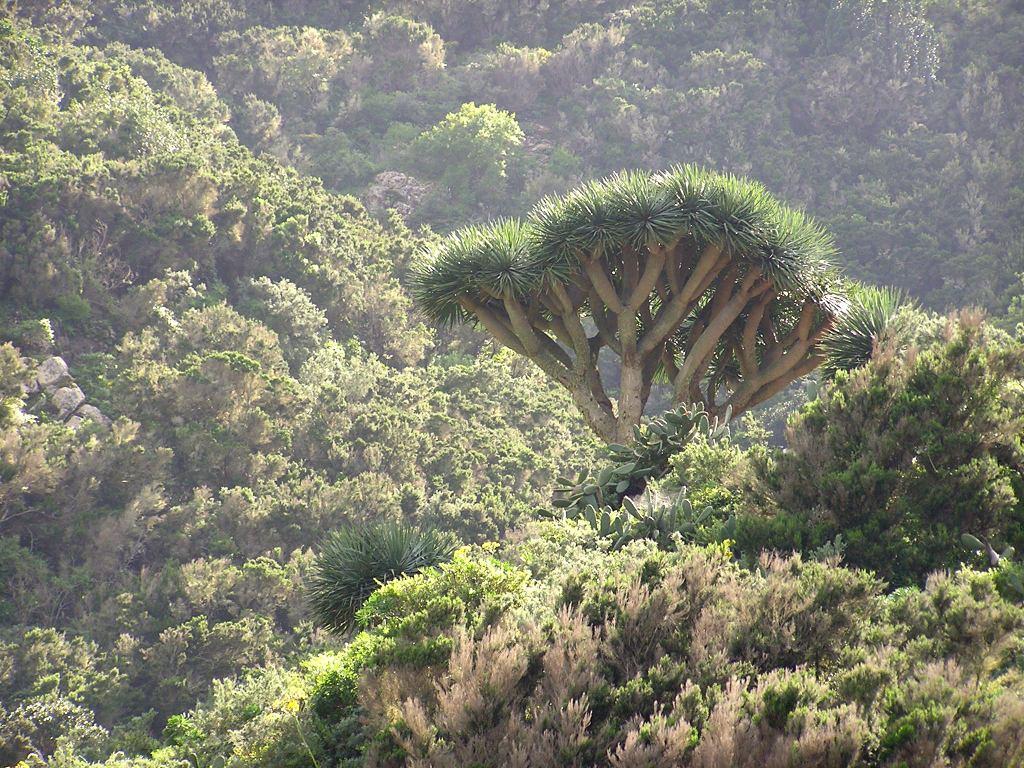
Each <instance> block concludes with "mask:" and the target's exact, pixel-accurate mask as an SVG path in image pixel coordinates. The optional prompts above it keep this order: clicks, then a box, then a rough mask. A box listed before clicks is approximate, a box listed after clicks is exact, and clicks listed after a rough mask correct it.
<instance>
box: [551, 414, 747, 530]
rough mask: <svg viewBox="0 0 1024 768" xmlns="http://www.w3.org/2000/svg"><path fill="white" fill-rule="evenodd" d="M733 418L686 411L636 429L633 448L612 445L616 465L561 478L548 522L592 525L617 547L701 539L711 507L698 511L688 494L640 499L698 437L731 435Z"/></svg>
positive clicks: (612, 455) (609, 452) (652, 421)
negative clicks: (555, 519) (648, 541)
mask: <svg viewBox="0 0 1024 768" xmlns="http://www.w3.org/2000/svg"><path fill="white" fill-rule="evenodd" d="M728 418H729V414H728V412H727V413H726V415H725V418H724V419H721V420H719V419H718V418H717V417H716V418H715V419H713V420H712V419H711V418H709V416H708V414H707V413H706V412H705V410H704V406H703V405H701V404H696V405H692V406H682V407H680V408H677V409H675V410H673V411H669V412H668V413H666V414H664V415H663V416H660V417H658V418H655V419H652V420H651V421H650V422H648V423H647V424H644V425H643V426H640V427H634V432H633V436H634V442H633V445H630V446H626V445H617V444H613V445H610V446H608V449H607V452H608V457H609V458H610V459H611V461H612V463H611V464H610V465H609V466H606V467H604V468H603V469H601V470H600V471H598V472H597V473H589V472H580V474H579V475H578V476H577V477H576V478H575V479H571V478H565V477H560V478H559V479H558V481H559V485H558V487H557V488H556V490H555V498H554V500H553V502H552V504H553V506H554V509H553V510H551V511H546V512H544V513H543V514H545V515H546V516H548V517H560V518H564V519H568V520H579V519H583V520H586V521H587V522H588V523H589V524H590V525H591V527H593V528H594V529H595V530H596V531H597V532H598V534H599V535H600V536H602V537H605V538H609V539H611V540H612V546H613V547H619V546H622V545H623V544H625V543H627V542H629V541H632V540H634V539H639V538H647V539H652V540H654V541H657V542H658V543H659V545H663V546H667V545H668V543H669V542H670V541H671V539H672V537H673V535H674V534H679V535H680V536H682V537H683V538H684V539H685V540H691V541H694V540H697V539H699V537H700V536H699V534H700V531H701V530H702V526H703V524H704V523H705V522H707V520H708V518H709V517H710V515H711V513H712V510H711V509H710V508H707V509H704V510H701V511H699V512H696V511H695V510H694V509H693V505H692V503H691V502H690V500H689V499H688V498H686V489H685V488H683V489H682V490H681V491H679V493H678V495H677V496H676V497H675V498H674V499H672V500H670V501H666V500H665V499H663V498H661V497H658V498H655V497H653V496H651V495H647V496H645V497H644V498H643V499H642V501H641V505H640V506H638V505H637V504H636V503H635V502H634V501H633V499H634V498H636V497H640V496H642V495H643V494H644V491H645V490H646V489H647V485H648V483H649V482H650V481H651V480H657V479H659V478H661V477H664V475H665V474H666V473H667V472H668V470H669V460H670V459H671V458H672V456H673V455H674V454H676V453H678V452H679V451H681V450H682V449H683V448H684V447H685V446H686V445H687V443H689V442H690V441H691V440H693V438H694V437H696V436H697V435H703V436H705V437H706V438H708V439H709V440H717V439H720V438H722V437H724V436H726V435H727V434H728V431H729V430H728V426H727V422H728Z"/></svg>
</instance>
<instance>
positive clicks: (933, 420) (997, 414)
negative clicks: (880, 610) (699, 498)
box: [738, 314, 1024, 585]
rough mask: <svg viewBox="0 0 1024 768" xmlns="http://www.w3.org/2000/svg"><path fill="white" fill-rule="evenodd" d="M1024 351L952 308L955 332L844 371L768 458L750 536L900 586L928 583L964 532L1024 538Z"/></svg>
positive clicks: (958, 549) (760, 469)
mask: <svg viewBox="0 0 1024 768" xmlns="http://www.w3.org/2000/svg"><path fill="white" fill-rule="evenodd" d="M1022 378H1024V347H1022V346H1021V344H1020V342H1019V341H1014V340H1010V339H1000V338H999V337H998V335H997V334H994V333H992V332H986V329H985V327H984V326H982V325H981V324H980V322H979V320H978V318H977V317H973V316H971V315H970V314H962V315H959V316H955V317H952V318H951V319H950V320H949V321H948V324H947V326H946V328H945V330H944V332H943V333H942V337H941V338H940V339H939V340H937V341H935V342H934V343H931V344H928V345H925V346H924V347H923V348H921V349H914V350H911V351H910V352H908V353H906V354H900V353H898V352H897V351H895V350H890V351H888V352H885V353H883V354H881V355H880V356H879V357H878V358H877V359H875V360H873V361H872V362H871V363H870V364H869V365H868V366H866V367H864V368H862V369H860V370H857V371H854V372H852V373H849V374H838V375H837V376H836V380H835V381H834V382H833V383H832V384H831V385H830V386H826V387H823V388H822V390H821V392H820V394H819V396H818V398H817V399H816V400H815V401H814V402H813V403H811V404H810V405H809V406H808V407H807V408H805V409H804V410H803V411H801V412H800V413H799V414H797V415H796V416H795V417H794V419H793V420H792V422H791V423H790V427H789V434H788V441H787V442H788V450H786V451H785V452H771V453H769V454H766V455H764V456H763V457H762V459H760V460H755V462H756V473H757V479H756V481H755V482H754V483H753V486H754V493H753V496H752V500H753V501H754V503H755V504H756V505H758V506H759V507H760V511H761V512H762V513H767V515H766V516H765V515H760V516H759V515H745V516H743V517H742V518H741V519H740V524H739V529H740V533H739V534H738V536H739V541H740V546H741V547H743V548H747V549H754V550H756V549H757V548H759V547H761V546H768V547H777V548H780V549H783V550H786V549H792V548H796V549H805V550H806V549H812V548H814V547H816V546H819V545H822V544H825V543H826V542H828V541H830V540H832V539H834V538H835V537H836V536H840V535H841V537H842V540H843V542H845V550H844V551H845V558H846V561H847V562H848V563H850V564H852V565H855V566H858V567H864V568H870V569H872V570H873V571H875V572H876V573H878V574H879V575H880V576H882V577H884V578H885V579H887V580H889V581H890V582H891V583H894V584H897V585H900V584H907V583H914V582H917V583H920V582H921V581H923V579H924V578H925V577H926V576H927V574H928V573H930V572H931V571H933V570H936V569H939V568H951V567H955V566H956V565H957V564H958V563H959V562H960V560H961V559H962V558H963V557H964V556H965V550H964V548H963V546H962V545H961V543H960V538H961V534H963V533H971V534H975V535H981V536H984V537H986V539H991V540H992V541H994V542H996V544H997V546H1000V547H1002V546H1006V545H1013V546H1016V547H1018V549H1019V548H1020V546H1021V544H1024V539H1022V538H1021V532H1022V531H1024V445H1022V443H1021V434H1022V424H1021V421H1020V418H1021V413H1022V412H1024V410H1022V406H1024V402H1022V400H1021V393H1022V391H1024V390H1022V387H1021V381H1022Z"/></svg>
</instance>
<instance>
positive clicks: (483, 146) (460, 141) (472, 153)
mask: <svg viewBox="0 0 1024 768" xmlns="http://www.w3.org/2000/svg"><path fill="white" fill-rule="evenodd" d="M523 138H524V136H523V131H522V129H521V128H520V127H519V123H518V122H516V118H515V115H513V114H511V113H510V112H506V111H504V110H501V109H498V108H497V107H495V106H494V105H493V104H481V105H479V106H477V105H476V104H474V103H472V102H470V103H468V104H463V105H462V106H461V107H459V109H458V111H456V112H451V113H449V114H448V115H446V116H445V118H444V119H443V120H442V121H441V122H439V123H438V124H437V125H435V126H434V127H433V128H430V129H429V130H427V131H424V132H423V133H422V134H420V135H419V136H418V137H417V138H416V140H415V141H413V143H412V145H411V146H410V148H409V151H410V157H411V159H412V164H413V166H414V167H415V168H417V169H419V170H420V171H421V172H423V173H424V174H425V175H426V176H427V177H428V178H430V179H431V180H436V182H437V183H438V184H439V185H440V186H441V187H442V188H443V189H444V190H445V191H446V193H447V194H448V196H449V197H450V198H451V199H452V200H453V201H454V202H456V203H457V204H458V205H459V207H460V208H461V209H462V210H463V211H465V212H466V213H467V214H468V215H471V216H472V215H474V214H475V215H479V214H480V213H482V212H486V211H487V210H488V209H489V208H490V207H491V206H493V205H495V204H497V203H499V202H501V201H502V200H503V199H504V197H505V195H506V194H507V190H508V184H509V174H508V170H509V163H510V162H511V161H512V160H513V159H514V158H515V157H516V154H517V152H518V149H519V147H520V145H522V143H523Z"/></svg>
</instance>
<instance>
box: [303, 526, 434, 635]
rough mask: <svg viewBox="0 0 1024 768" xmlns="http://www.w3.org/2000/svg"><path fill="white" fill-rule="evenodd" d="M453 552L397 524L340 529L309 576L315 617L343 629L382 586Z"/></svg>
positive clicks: (430, 534) (431, 533) (429, 535)
mask: <svg viewBox="0 0 1024 768" xmlns="http://www.w3.org/2000/svg"><path fill="white" fill-rule="evenodd" d="M453 549H454V547H453V545H452V542H451V540H450V538H449V537H446V536H444V535H442V534H439V533H437V532H435V531H430V530H427V531H420V530H418V529H417V528H413V527H411V526H408V525H404V524H401V523H395V522H385V523H378V524H374V525H366V526H361V527H352V528H343V529H341V530H339V531H336V532H335V533H333V534H332V535H331V536H330V538H328V539H327V542H326V543H325V544H324V546H323V549H322V550H321V551H320V553H319V554H318V555H317V558H316V561H315V563H314V564H313V569H312V574H311V576H310V578H309V582H308V594H309V600H310V605H311V607H312V610H313V614H314V616H315V618H316V620H317V622H318V623H320V624H321V625H323V626H325V627H327V628H328V629H332V630H335V631H344V630H346V629H348V628H349V627H350V626H351V625H352V619H353V617H354V616H355V614H356V611H358V610H359V608H360V607H361V606H362V604H363V603H364V602H365V601H366V598H368V597H369V596H370V595H371V594H372V593H373V592H374V590H376V589H377V588H378V587H379V586H381V585H382V584H385V583H387V582H388V581H391V580H392V579H396V578H399V577H401V576H408V575H411V574H414V573H418V572H419V571H421V570H423V569H424V568H429V567H430V566H433V565H437V564H438V563H441V562H443V561H445V560H447V559H448V558H449V557H450V556H451V553H452V551H453Z"/></svg>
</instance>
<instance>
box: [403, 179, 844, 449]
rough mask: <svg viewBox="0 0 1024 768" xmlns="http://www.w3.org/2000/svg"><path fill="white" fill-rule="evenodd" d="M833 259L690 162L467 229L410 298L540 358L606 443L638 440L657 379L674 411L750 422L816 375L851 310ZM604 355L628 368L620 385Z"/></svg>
mask: <svg viewBox="0 0 1024 768" xmlns="http://www.w3.org/2000/svg"><path fill="white" fill-rule="evenodd" d="M834 253H835V248H834V245H833V241H832V238H831V236H830V235H829V234H828V233H827V232H826V231H825V230H824V229H822V228H821V227H820V226H818V225H817V224H815V223H814V222H813V221H812V220H811V219H810V218H809V217H807V216H806V215H804V214H803V213H802V212H800V211H797V210H793V209H791V208H788V207H786V206H784V205H783V204H781V203H780V202H778V201H777V200H776V199H775V198H774V197H773V196H772V195H770V194H769V193H768V192H767V190H766V189H765V188H764V187H763V186H762V185H760V184H758V183H756V182H752V181H748V180H746V179H742V178H737V177H735V176H731V175H724V174H719V173H714V172H711V171H707V170H704V169H700V168H696V167H692V166H683V167H679V168H675V169H673V170H671V171H668V172H664V173H657V174H648V173H640V172H632V173H622V174H619V175H617V176H614V177H612V178H610V179H607V180H605V181H601V182H593V183H589V184H586V185H584V186H581V187H579V188H577V189H576V190H574V191H572V192H570V193H568V194H566V195H564V196H559V197H548V198H545V199H543V200H541V201H540V202H539V203H538V204H537V205H536V206H535V207H534V209H533V210H532V211H531V212H530V213H529V215H528V216H527V217H526V219H525V220H523V221H520V220H502V221H498V222H496V223H493V224H490V225H488V226H484V227H469V228H466V229H463V230H460V231H458V232H455V233H454V234H452V235H450V236H448V237H447V238H446V239H445V240H443V241H442V242H441V244H440V245H439V246H438V247H437V248H436V249H435V250H433V251H432V252H431V253H430V254H428V255H427V257H426V258H424V259H423V261H422V262H421V263H420V264H419V265H418V266H417V269H416V272H415V275H414V292H415V296H416V299H417V301H418V303H419V305H420V306H421V308H422V309H423V310H424V311H425V312H426V313H427V314H428V315H429V316H430V317H431V318H433V319H434V320H435V321H438V322H440V323H447V324H451V323H456V322H474V323H477V324H479V325H480V326H483V327H484V328H485V329H486V330H487V332H489V333H490V334H491V335H492V336H493V337H494V338H495V339H496V340H497V341H499V342H500V343H501V344H503V345H504V346H506V347H508V348H509V349H512V350H514V351H516V352H517V353H519V354H521V355H524V356H526V357H528V358H529V359H530V360H532V361H533V362H534V363H536V364H537V365H538V366H539V367H540V368H541V369H542V370H543V371H544V372H545V373H546V374H547V375H548V376H549V377H550V378H552V379H554V380H555V381H557V382H558V383H559V384H561V385H562V386H563V387H565V388H566V389H567V390H568V391H569V392H570V393H571V395H572V397H573V400H574V401H575V403H576V404H577V406H578V407H579V409H580V410H581V411H582V413H583V415H584V417H585V418H586V420H587V422H588V423H589V424H590V426H591V427H592V428H593V429H594V430H595V432H597V434H598V435H600V436H601V437H602V438H603V439H605V440H606V441H609V442H620V443H623V442H624V443H628V442H630V441H631V439H632V434H633V427H634V425H637V424H639V423H640V420H641V417H642V416H643V413H644V408H645V406H646V404H647V400H648V398H649V396H650V393H651V388H652V386H653V385H654V383H655V382H656V381H659V380H661V381H664V382H665V383H666V384H667V385H669V386H671V389H672V398H673V402H674V403H675V404H682V403H703V405H704V407H705V409H706V410H707V411H708V412H709V413H710V414H712V415H716V414H721V413H723V412H724V411H725V410H726V409H727V408H728V409H731V411H732V413H733V414H739V413H741V412H743V411H744V410H746V409H748V408H751V407H753V406H755V405H757V404H758V403H761V402H763V401H765V400H767V399H768V398H770V397H772V396H773V395H775V394H776V393H778V392H779V391H781V390H782V389H784V388H785V387H786V386H787V385H789V384H790V383H791V382H793V381H794V380H796V379H798V378H800V377H802V376H804V375H806V374H807V373H809V372H810V371H812V370H813V369H814V368H815V367H817V366H818V365H819V364H820V363H821V362H822V361H823V352H822V349H821V342H822V340H823V339H824V338H825V336H826V335H827V334H828V333H829V331H830V329H832V327H833V326H834V325H835V323H836V320H837V318H838V317H839V315H840V313H841V312H842V308H843V306H844V304H845V302H846V299H845V298H844V289H843V283H842V280H841V277H840V275H839V273H838V270H837V268H836V267H835V266H834V264H833V255H834ZM604 350H608V351H609V352H610V353H611V354H612V355H614V357H610V356H609V352H604V354H603V355H602V352H603V351H604ZM599 358H601V359H602V360H607V359H617V362H618V377H617V382H616V381H614V380H613V381H606V380H604V379H603V378H602V373H601V371H602V368H604V369H605V370H607V369H608V366H607V364H605V365H599ZM614 383H617V385H618V392H617V397H616V398H613V397H612V396H611V394H610V393H609V389H610V386H611V384H614Z"/></svg>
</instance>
